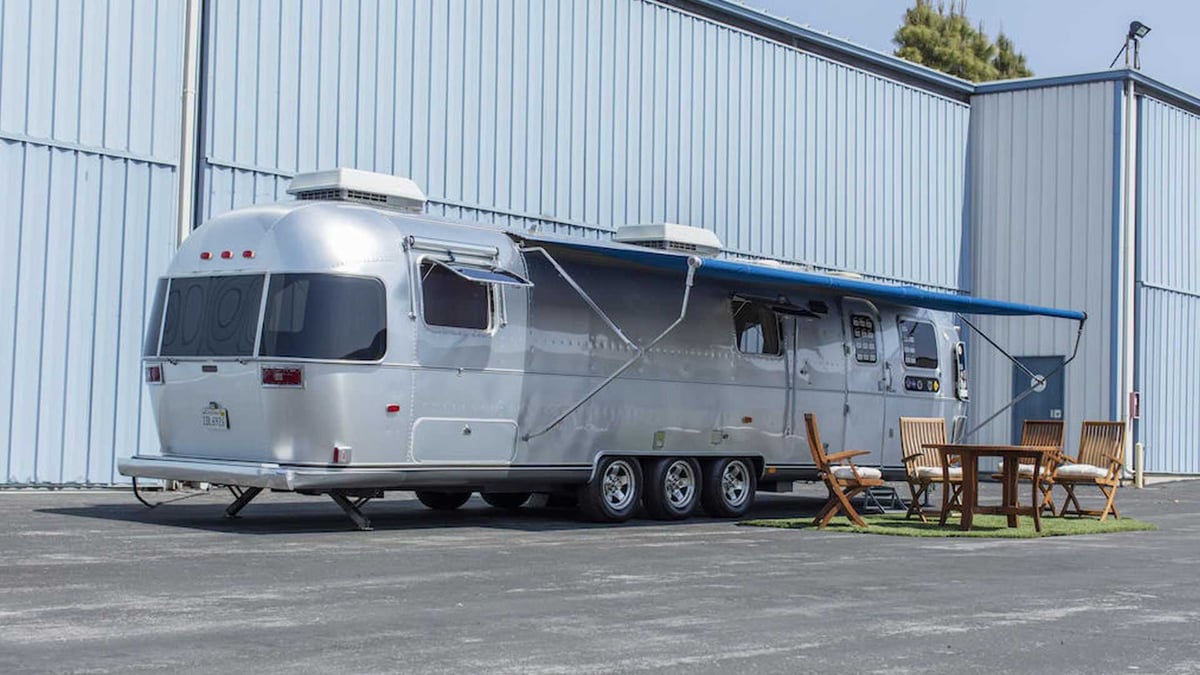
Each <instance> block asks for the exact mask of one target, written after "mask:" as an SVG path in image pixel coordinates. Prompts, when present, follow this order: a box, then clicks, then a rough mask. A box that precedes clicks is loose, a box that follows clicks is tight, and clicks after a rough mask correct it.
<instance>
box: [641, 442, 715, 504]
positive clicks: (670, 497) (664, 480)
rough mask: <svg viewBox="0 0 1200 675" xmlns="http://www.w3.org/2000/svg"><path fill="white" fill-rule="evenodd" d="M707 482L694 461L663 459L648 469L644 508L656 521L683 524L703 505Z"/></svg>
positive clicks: (652, 463) (651, 463) (687, 458)
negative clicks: (681, 521) (681, 522)
mask: <svg viewBox="0 0 1200 675" xmlns="http://www.w3.org/2000/svg"><path fill="white" fill-rule="evenodd" d="M703 485H704V478H703V477H702V476H701V475H700V463H699V462H697V461H696V460H694V459H692V458H691V457H662V458H659V459H655V460H652V461H651V462H650V465H649V466H648V467H647V468H646V490H645V492H644V493H643V495H642V504H643V505H644V506H645V507H646V513H648V514H649V515H650V517H651V518H654V519H656V520H683V519H684V518H687V517H688V516H690V515H692V511H693V510H695V508H696V505H697V504H699V503H700V493H701V489H702V488H703Z"/></svg>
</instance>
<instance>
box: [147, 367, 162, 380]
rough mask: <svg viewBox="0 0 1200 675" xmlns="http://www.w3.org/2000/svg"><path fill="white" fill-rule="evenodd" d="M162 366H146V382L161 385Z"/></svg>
mask: <svg viewBox="0 0 1200 675" xmlns="http://www.w3.org/2000/svg"><path fill="white" fill-rule="evenodd" d="M162 381H163V379H162V366H146V382H147V383H149V384H162Z"/></svg>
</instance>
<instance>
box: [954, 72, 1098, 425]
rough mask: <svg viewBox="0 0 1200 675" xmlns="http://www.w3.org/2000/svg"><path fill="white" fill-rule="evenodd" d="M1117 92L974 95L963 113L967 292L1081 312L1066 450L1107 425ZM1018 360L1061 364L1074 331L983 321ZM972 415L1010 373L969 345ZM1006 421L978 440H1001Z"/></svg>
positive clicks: (1069, 377) (982, 415)
mask: <svg viewBox="0 0 1200 675" xmlns="http://www.w3.org/2000/svg"><path fill="white" fill-rule="evenodd" d="M1113 95H1114V87H1113V85H1112V84H1111V83H1109V82H1092V83H1087V84H1076V85H1069V86H1062V87H1054V88H1039V89H1027V90H1014V91H1000V92H997V93H987V94H982V95H977V96H975V97H974V98H973V99H972V103H971V186H970V193H971V216H970V228H971V238H972V246H973V251H972V256H973V257H972V266H973V270H972V271H973V276H974V287H973V289H972V290H973V291H974V293H975V294H976V295H979V296H981V297H986V298H995V299H1000V300H1009V301H1013V302H1026V303H1031V304H1038V305H1046V306H1052V307H1063V308H1070V309H1074V310H1083V311H1086V312H1087V314H1088V317H1089V319H1088V322H1087V325H1086V328H1085V332H1084V336H1085V337H1084V339H1083V342H1082V343H1081V345H1080V351H1079V357H1078V360H1077V361H1076V362H1075V363H1074V364H1073V365H1071V366H1068V367H1067V369H1066V370H1065V371H1064V372H1065V377H1066V383H1065V384H1066V392H1065V394H1066V400H1065V405H1066V410H1065V413H1064V414H1065V417H1066V421H1067V430H1068V431H1067V445H1068V446H1070V445H1071V444H1073V443H1075V442H1077V440H1078V429H1079V423H1080V422H1081V421H1082V420H1084V419H1107V418H1108V415H1109V402H1110V399H1111V395H1110V392H1111V389H1112V384H1111V377H1110V373H1109V369H1108V367H1107V366H1108V364H1109V363H1110V362H1111V361H1112V360H1113V359H1114V358H1115V357H1116V351H1115V349H1116V347H1115V345H1116V336H1115V335H1113V334H1112V332H1111V330H1110V325H1111V318H1112V315H1113V312H1114V311H1115V308H1114V307H1113V306H1112V286H1113V283H1114V282H1113V278H1112V274H1113V270H1112V265H1111V261H1112V257H1113V243H1112V242H1113V238H1112V232H1113V223H1114V216H1113V210H1114V209H1115V208H1116V205H1117V204H1119V200H1118V199H1115V198H1114V190H1115V189H1117V188H1118V187H1119V186H1117V185H1114V181H1113V175H1114V174H1113V172H1114V169H1115V166H1116V165H1115V164H1114V162H1115V159H1116V157H1117V156H1118V155H1117V153H1115V152H1114V148H1115V147H1116V148H1119V145H1117V143H1118V142H1119V139H1117V138H1114V136H1113V129H1114V128H1118V129H1119V122H1120V118H1119V111H1120V108H1119V107H1116V108H1115V107H1114V104H1113ZM977 325H979V327H980V328H981V329H982V330H983V331H985V332H986V333H987V334H988V335H989V336H991V337H992V338H994V339H995V340H996V341H997V342H998V343H999V344H1000V345H1002V346H1003V347H1004V348H1005V349H1006V350H1008V351H1009V352H1010V353H1011V354H1013V355H1014V356H1055V355H1069V354H1070V351H1071V347H1072V345H1073V340H1074V337H1075V332H1076V326H1075V324H1074V323H1073V322H1069V321H1061V320H1057V321H1056V320H1049V319H1038V318H1033V317H1030V318H1007V317H1006V318H1000V319H995V318H981V319H980V321H979V322H978V324H977ZM973 347H974V349H973V353H972V355H971V367H970V373H971V377H972V378H973V385H972V386H973V390H972V392H971V394H972V396H971V416H972V417H973V419H974V420H975V421H976V422H982V421H983V420H984V419H986V418H987V417H988V416H990V415H991V414H992V413H993V412H995V411H997V410H999V409H1001V408H1002V407H1003V406H1004V405H1005V404H1006V403H1008V402H1009V400H1010V399H1011V397H1012V392H1011V391H1010V386H1011V382H1012V379H1011V378H1012V367H1013V366H1012V364H1011V362H1010V361H1009V360H1008V359H1006V358H1004V357H1003V356H1002V355H1001V354H999V353H997V352H996V350H994V349H992V348H991V347H989V346H987V345H985V344H983V343H982V342H980V341H975V342H974V343H973ZM1010 421H1011V420H1010V411H1006V412H1004V413H1003V414H1001V415H1000V416H999V417H997V418H996V419H995V420H994V421H993V422H992V423H991V424H990V425H989V426H988V427H986V428H985V429H984V430H981V431H980V432H979V436H978V437H977V438H976V439H974V440H979V441H985V442H995V441H1001V440H1004V439H1006V438H1008V430H1009V429H1010V428H1011V425H1010Z"/></svg>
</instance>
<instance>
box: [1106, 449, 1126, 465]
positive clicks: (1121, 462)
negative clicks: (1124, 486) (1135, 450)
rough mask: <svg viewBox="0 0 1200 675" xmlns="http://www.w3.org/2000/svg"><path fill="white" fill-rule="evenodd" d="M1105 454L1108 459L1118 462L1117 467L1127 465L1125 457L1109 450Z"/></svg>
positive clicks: (1114, 462)
mask: <svg viewBox="0 0 1200 675" xmlns="http://www.w3.org/2000/svg"><path fill="white" fill-rule="evenodd" d="M1104 456H1105V457H1107V458H1108V461H1110V462H1112V463H1113V464H1116V465H1117V468H1121V467H1123V466H1125V458H1124V457H1118V456H1117V455H1113V454H1109V453H1107V452H1106V453H1104Z"/></svg>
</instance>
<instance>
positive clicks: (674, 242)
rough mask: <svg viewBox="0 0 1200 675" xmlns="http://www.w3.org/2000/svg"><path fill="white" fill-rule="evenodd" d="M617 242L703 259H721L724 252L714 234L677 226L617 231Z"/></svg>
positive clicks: (615, 239) (685, 226) (626, 228)
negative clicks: (714, 257) (702, 257)
mask: <svg viewBox="0 0 1200 675" xmlns="http://www.w3.org/2000/svg"><path fill="white" fill-rule="evenodd" d="M613 241H617V242H621V243H623V244H635V245H637V246H645V247H647V248H657V249H662V250H664V251H676V252H679V253H694V254H696V255H703V256H714V255H717V254H718V253H720V252H721V249H722V248H724V245H723V244H722V243H721V239H720V238H719V237H717V235H716V234H714V233H713V232H710V231H708V230H705V229H703V228H700V227H690V226H688V225H679V224H676V223H655V224H653V225H625V226H624V227H620V228H618V229H617V233H616V234H614V235H613Z"/></svg>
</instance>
